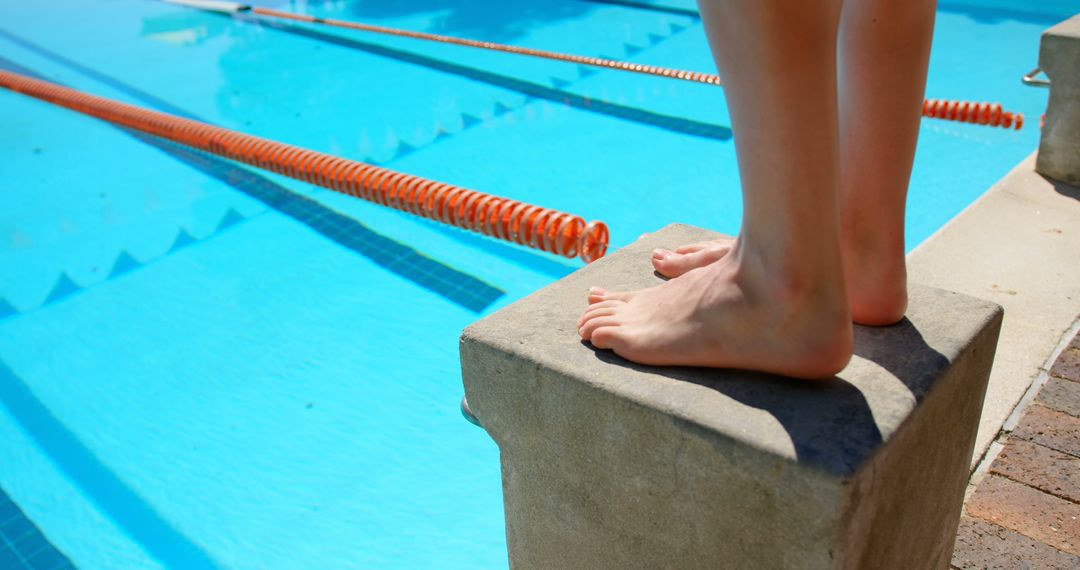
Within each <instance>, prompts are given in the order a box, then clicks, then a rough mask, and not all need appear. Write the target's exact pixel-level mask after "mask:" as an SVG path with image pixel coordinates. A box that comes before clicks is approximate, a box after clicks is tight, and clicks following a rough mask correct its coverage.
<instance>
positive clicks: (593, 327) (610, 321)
mask: <svg viewBox="0 0 1080 570" xmlns="http://www.w3.org/2000/svg"><path fill="white" fill-rule="evenodd" d="M618 324H619V321H618V318H617V317H615V316H614V315H608V316H601V317H596V318H593V319H588V320H587V321H585V323H584V324H582V325H581V327H580V328H579V329H578V334H579V335H581V338H582V339H584V340H587V341H590V342H592V341H593V336H594V333H595V332H596V331H597V330H604V329H609V328H616V327H617V326H618ZM593 344H595V343H593ZM601 348H603V347H601Z"/></svg>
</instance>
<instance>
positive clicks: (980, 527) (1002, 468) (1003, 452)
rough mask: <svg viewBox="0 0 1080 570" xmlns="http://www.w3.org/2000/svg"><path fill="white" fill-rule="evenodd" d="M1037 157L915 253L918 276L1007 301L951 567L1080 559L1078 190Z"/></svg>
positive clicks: (1050, 564)
mask: <svg viewBox="0 0 1080 570" xmlns="http://www.w3.org/2000/svg"><path fill="white" fill-rule="evenodd" d="M1034 165H1035V155H1034V154H1032V155H1031V156H1029V157H1028V158H1027V159H1025V160H1024V161H1022V162H1021V163H1020V164H1019V165H1017V166H1016V168H1014V169H1013V171H1012V172H1010V173H1009V174H1008V175H1007V176H1006V177H1005V178H1003V179H1001V180H1000V181H999V182H998V183H997V184H995V185H994V186H993V187H992V188H991V189H990V190H989V191H987V193H986V194H985V195H983V196H982V197H981V198H980V199H979V200H978V201H976V202H975V203H974V204H972V205H971V206H969V207H968V208H967V209H966V210H964V212H962V213H961V214H960V215H959V216H957V217H956V218H954V219H953V220H952V221H951V222H950V223H949V224H947V225H946V226H945V227H943V228H942V229H941V230H940V231H938V232H937V233H936V234H934V235H933V236H932V237H931V238H930V239H928V240H927V241H926V242H924V243H923V244H922V245H920V246H919V247H918V248H916V249H915V250H914V251H913V252H912V253H911V254H910V255H909V256H908V267H909V273H910V277H911V280H912V281H914V282H919V283H927V284H930V285H934V286H937V287H942V288H946V289H951V290H953V291H958V292H962V293H966V294H969V295H973V296H976V297H982V298H984V299H989V300H992V301H995V302H997V303H999V304H1001V305H1002V306H1003V307H1004V308H1005V319H1004V323H1003V326H1002V330H1001V338H1000V340H999V342H998V348H997V356H996V360H995V363H994V368H993V371H992V372H991V375H990V383H989V387H988V389H987V394H986V400H985V403H984V407H983V414H982V420H981V422H980V426H979V434H978V439H977V440H976V445H975V452H974V455H973V456H972V459H971V465H972V468H973V470H974V471H973V474H972V476H971V479H970V482H969V485H968V491H967V497H966V501H965V505H964V513H963V517H962V519H961V522H960V527H959V529H958V537H957V543H956V550H955V551H954V554H953V560H952V567H953V568H955V569H964V570H967V569H974V568H1019V567H1025V568H1027V567H1038V568H1077V567H1080V476H1078V473H1080V336H1078V329H1080V319H1078V315H1080V263H1076V260H1077V259H1080V188H1075V187H1071V186H1067V185H1064V184H1058V183H1054V182H1051V181H1049V180H1047V179H1045V178H1043V177H1042V176H1040V175H1039V174H1037V173H1036V172H1035V171H1034Z"/></svg>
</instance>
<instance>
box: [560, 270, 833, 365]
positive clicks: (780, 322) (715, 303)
mask: <svg viewBox="0 0 1080 570" xmlns="http://www.w3.org/2000/svg"><path fill="white" fill-rule="evenodd" d="M741 261H742V260H739V259H736V256H735V255H734V254H733V255H732V256H729V257H728V258H727V259H725V260H723V261H721V262H718V263H712V264H708V265H705V266H704V267H700V268H697V269H694V270H691V271H688V272H686V273H685V274H683V275H682V276H680V277H679V278H678V279H673V280H671V281H668V282H666V283H663V284H661V285H659V286H657V287H653V288H651V289H644V290H642V291H637V292H634V293H617V294H609V295H608V297H607V298H606V299H605V300H602V301H599V302H596V303H593V304H591V305H589V307H588V308H587V309H586V310H585V312H584V314H583V315H582V316H581V319H580V320H579V321H578V331H579V334H580V335H581V338H583V339H585V340H588V341H590V342H591V343H592V344H593V346H596V347H597V348H604V349H611V350H613V351H615V353H616V354H618V355H620V356H622V357H624V358H627V359H629V360H632V361H634V362H639V363H641V364H650V365H661V366H663V365H690V366H710V367H720V368H742V369H748V370H758V371H763V372H772V373H776V374H784V375H787V376H795V377H801V378H824V377H828V376H831V375H833V374H835V373H837V372H839V371H840V370H841V369H843V367H844V366H845V365H846V364H847V362H848V360H849V359H850V358H851V352H852V331H851V317H850V315H849V314H848V309H847V306H846V303H845V301H844V292H843V284H842V283H815V285H814V286H811V287H799V286H798V285H796V283H797V282H798V281H799V280H795V279H783V278H776V276H770V275H766V274H764V271H763V270H762V269H761V268H762V267H763V266H762V265H761V264H759V263H745V262H741ZM835 280H837V281H838V280H839V276H838V275H837V276H836V278H835ZM605 293H606V292H605Z"/></svg>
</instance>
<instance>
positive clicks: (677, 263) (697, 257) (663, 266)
mask: <svg viewBox="0 0 1080 570" xmlns="http://www.w3.org/2000/svg"><path fill="white" fill-rule="evenodd" d="M688 247H690V246H688ZM680 249H681V248H680ZM728 251H730V250H729V249H728V248H724V247H711V248H703V249H698V250H696V251H691V252H687V253H676V252H668V253H667V255H662V256H657V255H655V254H654V255H653V260H652V261H653V267H654V268H655V269H656V271H657V272H658V273H660V275H663V276H664V277H668V278H675V277H678V276H680V275H682V274H684V273H686V272H687V271H690V270H691V269H697V268H699V267H704V266H706V265H708V264H710V263H713V262H714V261H718V260H719V259H721V258H723V257H724V256H725V255H727V253H728Z"/></svg>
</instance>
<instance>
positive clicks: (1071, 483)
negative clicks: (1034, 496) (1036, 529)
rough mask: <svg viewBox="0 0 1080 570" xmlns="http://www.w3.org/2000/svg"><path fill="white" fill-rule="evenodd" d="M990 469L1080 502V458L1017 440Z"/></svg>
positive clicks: (1007, 447)
mask: <svg viewBox="0 0 1080 570" xmlns="http://www.w3.org/2000/svg"><path fill="white" fill-rule="evenodd" d="M990 472H991V473H994V474H995V475H1001V476H1003V477H1006V478H1009V479H1012V480H1013V481H1017V482H1019V483H1023V484H1025V485H1028V486H1030V487H1035V488H1036V489H1041V490H1043V491H1045V492H1047V493H1050V494H1052V495H1055V496H1058V497H1061V498H1062V499H1065V500H1068V501H1072V502H1074V503H1077V502H1080V457H1074V456H1072V455H1069V454H1068V453H1061V452H1059V451H1055V450H1053V449H1050V448H1049V447H1043V446H1041V445H1039V444H1037V443H1031V442H1030V441H1024V440H1020V439H1014V440H1011V441H1009V443H1008V444H1007V445H1006V446H1005V449H1003V450H1002V451H1001V454H1000V455H998V457H997V459H995V460H994V464H993V465H991V466H990Z"/></svg>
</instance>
